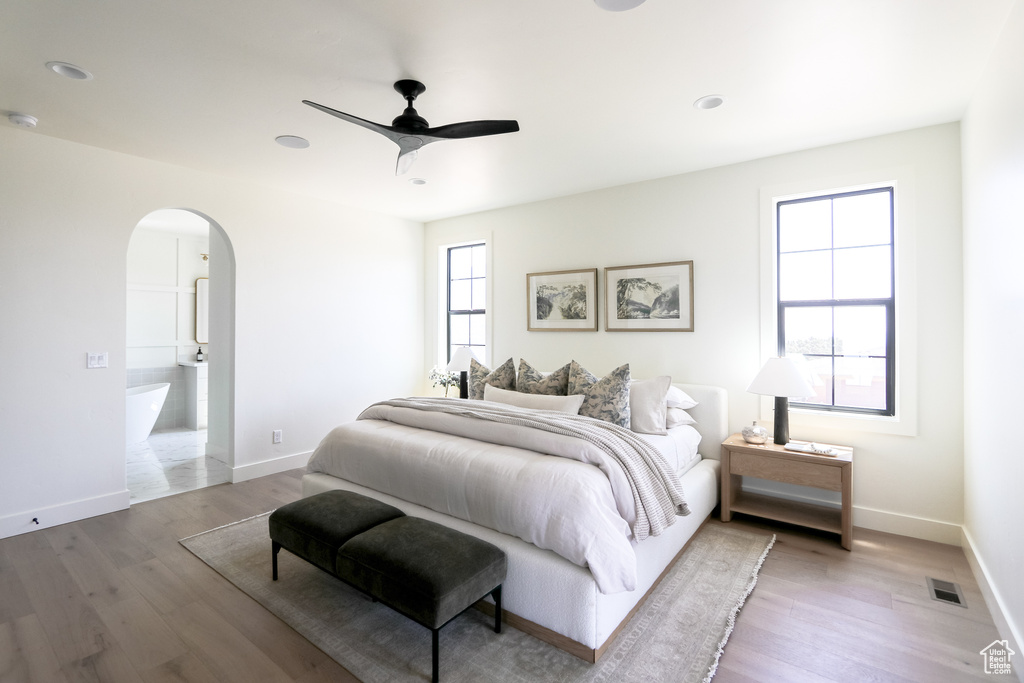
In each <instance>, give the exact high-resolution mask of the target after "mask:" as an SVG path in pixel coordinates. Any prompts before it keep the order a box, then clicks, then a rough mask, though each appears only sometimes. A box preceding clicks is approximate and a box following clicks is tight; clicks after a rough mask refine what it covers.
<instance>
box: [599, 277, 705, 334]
mask: <svg viewBox="0 0 1024 683" xmlns="http://www.w3.org/2000/svg"><path fill="white" fill-rule="evenodd" d="M604 281H605V302H607V303H606V304H605V313H606V315H607V318H606V320H605V329H606V330H608V331H609V332H625V331H630V332H693V261H676V262H674V263H652V264H648V265H643V266H619V267H616V268H605V269H604Z"/></svg>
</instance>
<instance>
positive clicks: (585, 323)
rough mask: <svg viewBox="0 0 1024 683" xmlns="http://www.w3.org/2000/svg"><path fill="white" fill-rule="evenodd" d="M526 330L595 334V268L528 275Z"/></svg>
mask: <svg viewBox="0 0 1024 683" xmlns="http://www.w3.org/2000/svg"><path fill="white" fill-rule="evenodd" d="M526 311H527V316H528V317H527V322H526V329H527V330H528V331H530V332H539V331H543V330H546V331H561V332H565V331H578V332H596V331H597V268H589V269H584V270H560V271H556V272H553V273H529V274H527V276H526Z"/></svg>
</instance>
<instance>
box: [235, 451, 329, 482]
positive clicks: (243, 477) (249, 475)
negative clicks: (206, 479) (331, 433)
mask: <svg viewBox="0 0 1024 683" xmlns="http://www.w3.org/2000/svg"><path fill="white" fill-rule="evenodd" d="M311 455H313V451H306V452H305V453H294V454H292V455H285V456H283V457H280V458H274V459H273V460H264V461H262V462H254V463H252V464H251V465H241V466H239V467H232V468H231V483H233V484H237V483H238V482H241V481H248V480H250V479H257V478H258V477H265V476H267V475H269V474H277V473H278V472H286V471H287V470H293V469H295V468H296V467H305V466H306V464H307V463H308V462H309V458H310V456H311Z"/></svg>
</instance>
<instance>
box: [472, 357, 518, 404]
mask: <svg viewBox="0 0 1024 683" xmlns="http://www.w3.org/2000/svg"><path fill="white" fill-rule="evenodd" d="M488 384H490V385H491V386H494V387H498V388H499V389H509V390H514V389H515V388H516V366H515V363H513V362H512V359H511V358H509V359H508V360H507V361H505V362H504V363H502V364H501V365H500V366H499V367H498V368H497V369H496V370H493V371H492V370H491V369H489V368H488V367H487V366H486V365H483V364H482V363H478V362H477V360H476V359H475V358H473V359H471V360H470V361H469V397H470V398H472V399H474V400H477V401H482V400H484V387H486V386H487V385H488Z"/></svg>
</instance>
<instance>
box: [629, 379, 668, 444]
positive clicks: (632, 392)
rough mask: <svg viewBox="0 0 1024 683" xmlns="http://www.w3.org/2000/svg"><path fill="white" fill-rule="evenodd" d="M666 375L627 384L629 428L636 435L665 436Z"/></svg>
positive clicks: (636, 380)
mask: <svg viewBox="0 0 1024 683" xmlns="http://www.w3.org/2000/svg"><path fill="white" fill-rule="evenodd" d="M671 386H672V378H671V377H669V376H668V375H662V376H661V377H654V378H652V379H635V380H633V381H631V382H630V383H629V428H630V429H632V430H633V431H634V432H636V433H638V434H666V433H667V429H666V418H667V415H666V410H667V407H668V406H667V404H666V395H667V393H668V390H669V387H671Z"/></svg>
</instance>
